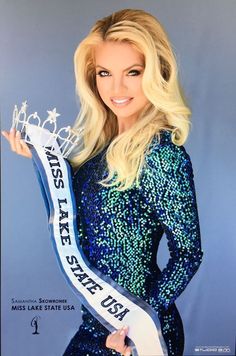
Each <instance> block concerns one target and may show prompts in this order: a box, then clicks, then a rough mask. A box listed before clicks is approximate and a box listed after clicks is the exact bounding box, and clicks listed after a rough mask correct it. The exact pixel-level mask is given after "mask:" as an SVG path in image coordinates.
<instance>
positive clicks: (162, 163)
mask: <svg viewBox="0 0 236 356" xmlns="http://www.w3.org/2000/svg"><path fill="white" fill-rule="evenodd" d="M183 167H189V169H190V170H192V163H191V159H190V156H189V154H188V153H187V151H186V149H185V147H184V146H183V145H181V146H178V145H176V144H174V143H173V142H172V139H171V132H169V131H162V132H161V134H160V140H159V139H158V137H157V136H154V138H153V140H152V142H151V144H150V146H149V150H148V152H147V153H146V155H145V164H144V170H150V171H152V172H153V171H155V172H156V173H157V174H158V173H162V174H165V173H166V174H168V173H173V172H176V171H178V170H179V169H180V168H183Z"/></svg>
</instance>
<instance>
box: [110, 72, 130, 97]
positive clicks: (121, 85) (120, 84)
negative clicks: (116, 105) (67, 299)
mask: <svg viewBox="0 0 236 356" xmlns="http://www.w3.org/2000/svg"><path fill="white" fill-rule="evenodd" d="M126 88H127V86H126V83H125V80H124V77H123V76H122V75H119V76H113V77H112V93H113V94H114V95H117V94H122V92H123V90H124V89H126Z"/></svg>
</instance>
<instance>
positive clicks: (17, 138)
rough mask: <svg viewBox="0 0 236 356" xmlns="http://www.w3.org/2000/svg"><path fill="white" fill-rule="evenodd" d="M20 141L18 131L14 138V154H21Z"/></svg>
mask: <svg viewBox="0 0 236 356" xmlns="http://www.w3.org/2000/svg"><path fill="white" fill-rule="evenodd" d="M20 140H21V133H20V131H17V132H16V136H15V147H16V153H18V154H19V155H21V154H22V153H23V152H22V151H23V150H22V145H21V143H20Z"/></svg>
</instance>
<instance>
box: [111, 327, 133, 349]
mask: <svg viewBox="0 0 236 356" xmlns="http://www.w3.org/2000/svg"><path fill="white" fill-rule="evenodd" d="M127 333H128V327H127V326H124V327H123V328H121V329H119V330H117V331H113V332H112V333H111V334H110V335H108V337H107V340H106V347H108V348H111V349H114V350H115V351H117V352H120V353H122V352H123V351H124V350H126V347H127V346H126V345H125V341H124V340H125V337H126V335H127Z"/></svg>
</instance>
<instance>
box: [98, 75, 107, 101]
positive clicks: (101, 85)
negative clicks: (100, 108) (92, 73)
mask: <svg viewBox="0 0 236 356" xmlns="http://www.w3.org/2000/svg"><path fill="white" fill-rule="evenodd" d="M96 84H97V90H98V92H99V94H100V96H101V97H104V96H106V95H107V93H109V83H108V82H107V81H101V80H99V79H98V80H97V81H96Z"/></svg>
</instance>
